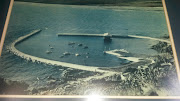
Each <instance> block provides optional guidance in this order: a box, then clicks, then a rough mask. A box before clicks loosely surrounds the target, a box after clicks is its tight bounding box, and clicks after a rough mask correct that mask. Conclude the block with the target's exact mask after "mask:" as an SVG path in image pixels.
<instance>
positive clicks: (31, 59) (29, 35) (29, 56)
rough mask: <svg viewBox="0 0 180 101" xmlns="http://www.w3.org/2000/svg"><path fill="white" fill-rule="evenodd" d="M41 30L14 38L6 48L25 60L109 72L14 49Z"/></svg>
mask: <svg viewBox="0 0 180 101" xmlns="http://www.w3.org/2000/svg"><path fill="white" fill-rule="evenodd" d="M40 32H41V30H40V29H38V30H34V31H33V32H31V33H30V34H28V35H25V36H22V37H20V38H18V39H17V40H15V41H14V42H13V43H12V44H11V45H10V47H9V48H8V49H9V50H10V51H11V52H12V53H13V54H15V55H17V56H19V57H21V58H23V59H25V60H27V61H32V62H39V63H44V64H48V65H54V66H63V67H69V68H74V69H79V70H86V71H93V72H109V71H105V70H101V69H98V68H99V67H94V66H83V65H78V64H72V63H66V62H60V61H55V60H49V59H44V58H40V57H36V56H32V55H28V54H26V53H23V52H21V51H19V50H17V49H16V47H15V46H16V45H17V44H18V43H20V42H23V41H24V40H26V39H28V38H30V37H31V36H34V35H36V34H38V33H40Z"/></svg>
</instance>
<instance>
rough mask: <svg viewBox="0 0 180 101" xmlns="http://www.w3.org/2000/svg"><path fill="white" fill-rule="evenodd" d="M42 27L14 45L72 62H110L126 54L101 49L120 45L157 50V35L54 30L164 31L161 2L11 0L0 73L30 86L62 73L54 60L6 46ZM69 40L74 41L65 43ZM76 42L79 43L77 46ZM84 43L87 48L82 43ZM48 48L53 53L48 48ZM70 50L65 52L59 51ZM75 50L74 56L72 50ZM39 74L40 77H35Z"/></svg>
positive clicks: (143, 52) (151, 52) (159, 33)
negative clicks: (32, 59) (137, 4)
mask: <svg viewBox="0 0 180 101" xmlns="http://www.w3.org/2000/svg"><path fill="white" fill-rule="evenodd" d="M36 29H41V30H42V31H41V32H40V33H38V34H36V35H34V36H32V37H30V38H28V39H27V40H25V41H23V42H21V43H19V44H17V45H16V48H17V49H18V50H19V51H21V52H23V53H26V54H29V55H32V56H36V57H40V58H45V59H49V60H55V61H61V62H67V63H72V64H79V65H86V66H96V67H103V68H111V67H116V66H122V65H123V64H125V63H127V62H128V61H127V60H124V59H121V58H118V57H117V56H114V55H111V54H104V51H109V50H115V49H123V50H126V51H127V52H129V53H131V54H136V55H137V56H141V55H148V56H153V55H157V52H156V51H155V50H153V49H151V46H152V45H154V44H156V43H157V42H158V41H154V40H149V39H137V38H112V40H111V41H108V42H105V41H104V39H103V37H83V36H57V34H58V33H76V34H77V33H79V34H104V33H109V34H112V35H113V34H116V35H125V36H126V35H137V36H147V37H153V38H162V37H163V36H165V35H168V31H167V25H166V20H165V15H164V11H163V7H131V6H120V7H119V6H88V5H86V6H85V5H61V4H41V3H30V2H16V1H15V3H14V5H13V10H12V14H11V18H10V23H9V26H8V31H7V35H6V40H5V44H4V48H3V52H2V56H1V58H0V76H1V77H4V78H6V79H10V80H14V81H24V82H26V83H28V84H30V85H31V86H43V85H46V79H44V78H46V77H47V76H52V77H54V78H61V77H62V75H61V74H62V72H63V69H61V67H58V66H50V65H45V64H39V63H34V62H30V61H26V60H25V59H22V58H21V57H18V56H16V55H14V54H13V53H11V52H9V50H8V49H7V47H9V46H10V45H11V43H12V42H13V41H15V40H16V39H17V38H19V37H21V36H24V35H27V34H29V33H31V32H32V31H33V30H36ZM69 43H74V44H73V45H69ZM78 44H82V46H79V45H78ZM85 46H87V47H88V48H85V49H84V47H85ZM47 51H51V52H52V53H50V54H47ZM66 52H68V53H70V55H65V56H64V53H66ZM76 54H79V56H76ZM37 78H38V79H42V80H41V82H37Z"/></svg>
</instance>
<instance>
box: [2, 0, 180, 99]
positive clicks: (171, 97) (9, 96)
mask: <svg viewBox="0 0 180 101" xmlns="http://www.w3.org/2000/svg"><path fill="white" fill-rule="evenodd" d="M162 2H163V7H164V11H165V15H166V21H167V25H168V31H169V36H170V40H171V45H172V50H173V55H174V59H175V61H176V62H175V63H176V70H177V75H178V77H179V76H180V75H179V74H180V73H179V63H178V57H177V53H176V48H175V44H174V40H173V35H172V30H171V27H170V21H169V17H168V12H167V8H166V4H165V0H162ZM1 97H2V98H15V97H18V98H29V97H30V98H88V97H89V96H47V95H46V96H37V95H36V96H29V95H28V96H27V95H2V96H1ZM100 98H112V99H114V98H115V99H117V98H119V99H127V98H128V99H179V96H163V97H161V96H150V97H149V96H101V97H100Z"/></svg>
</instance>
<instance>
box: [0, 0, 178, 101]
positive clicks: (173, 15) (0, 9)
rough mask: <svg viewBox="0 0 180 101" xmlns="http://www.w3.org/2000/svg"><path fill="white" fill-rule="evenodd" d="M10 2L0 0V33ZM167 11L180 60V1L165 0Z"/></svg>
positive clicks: (55, 100)
mask: <svg viewBox="0 0 180 101" xmlns="http://www.w3.org/2000/svg"><path fill="white" fill-rule="evenodd" d="M9 1H10V0H0V33H2V28H3V24H4V22H5V19H6V14H7V9H8V4H9ZM166 5H167V10H168V14H169V20H170V24H171V29H172V32H173V37H174V43H175V46H176V51H177V55H178V57H179V60H180V0H166ZM0 101H87V99H82V98H80V99H77V98H76V99H72V98H71V99H70V98H69V99H58V98H48V99H45V98H43V99H40V98H0ZM102 101H180V100H173V99H168V100H165V99H161V100H158V99H154V100H152V99H151V100H145V99H142V100H132V99H131V100H128V99H103V100H102Z"/></svg>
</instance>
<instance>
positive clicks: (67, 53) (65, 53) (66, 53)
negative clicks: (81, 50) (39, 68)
mask: <svg viewBox="0 0 180 101" xmlns="http://www.w3.org/2000/svg"><path fill="white" fill-rule="evenodd" d="M63 54H64V55H71V54H70V53H69V52H64V53H63Z"/></svg>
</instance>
